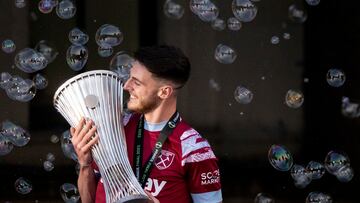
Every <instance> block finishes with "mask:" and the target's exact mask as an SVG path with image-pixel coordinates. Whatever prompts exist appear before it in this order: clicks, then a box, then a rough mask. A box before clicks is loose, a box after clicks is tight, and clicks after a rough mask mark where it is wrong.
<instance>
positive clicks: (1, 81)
mask: <svg viewBox="0 0 360 203" xmlns="http://www.w3.org/2000/svg"><path fill="white" fill-rule="evenodd" d="M11 78H12V76H11V75H10V73H8V72H2V73H1V74H0V87H1V88H2V89H7V88H8V87H9V86H10V85H11Z"/></svg>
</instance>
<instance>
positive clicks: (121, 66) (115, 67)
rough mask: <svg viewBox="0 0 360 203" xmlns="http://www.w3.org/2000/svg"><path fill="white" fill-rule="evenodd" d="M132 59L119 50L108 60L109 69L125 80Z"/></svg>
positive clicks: (128, 73)
mask: <svg viewBox="0 0 360 203" xmlns="http://www.w3.org/2000/svg"><path fill="white" fill-rule="evenodd" d="M133 62H134V59H133V58H132V57H131V56H130V55H129V54H128V53H127V52H124V51H120V52H118V53H116V54H115V56H114V57H113V58H112V59H111V61H110V70H111V71H114V72H116V73H117V74H118V76H119V77H120V78H121V79H122V80H123V81H124V82H125V81H126V80H127V79H129V76H130V68H131V67H132V64H133Z"/></svg>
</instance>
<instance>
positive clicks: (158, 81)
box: [71, 46, 222, 203]
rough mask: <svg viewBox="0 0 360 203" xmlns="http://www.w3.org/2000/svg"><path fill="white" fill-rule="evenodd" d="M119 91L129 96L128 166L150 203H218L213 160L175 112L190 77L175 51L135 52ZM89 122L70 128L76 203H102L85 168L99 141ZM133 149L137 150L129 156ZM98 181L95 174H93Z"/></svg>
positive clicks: (147, 49)
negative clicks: (75, 169)
mask: <svg viewBox="0 0 360 203" xmlns="http://www.w3.org/2000/svg"><path fill="white" fill-rule="evenodd" d="M134 58H135V62H134V63H133V67H132V68H131V70H130V78H129V79H128V81H127V82H126V83H125V84H124V89H125V90H127V91H128V92H129V94H130V98H129V101H128V103H127V108H128V109H129V110H130V111H132V112H134V113H132V114H129V115H125V116H124V119H123V120H124V121H123V122H124V126H125V127H124V128H125V135H126V142H127V150H128V156H129V160H130V163H131V165H132V167H133V169H134V173H135V175H136V176H137V178H138V180H139V182H140V183H141V184H142V185H143V187H144V189H145V191H148V194H149V197H150V198H151V199H152V201H154V202H159V201H160V202H162V203H166V202H170V203H177V202H179V203H180V202H181V203H186V202H196V203H197V202H206V203H208V202H210V203H211V202H214V203H215V202H221V201H222V194H221V185H220V173H219V168H218V165H217V159H216V157H215V155H214V153H213V151H212V149H211V147H210V145H209V143H208V142H207V141H206V140H205V139H203V138H202V137H201V136H200V135H199V133H198V132H197V131H196V130H194V129H193V128H192V127H190V126H189V125H188V124H187V123H186V122H185V121H184V120H183V119H182V118H181V117H180V115H179V113H178V112H177V108H176V104H177V95H178V91H179V89H180V88H182V87H183V86H184V85H185V83H186V82H187V80H188V78H189V76H190V63H189V60H188V58H187V57H186V56H185V55H184V54H183V53H182V51H181V50H180V49H178V48H175V47H172V46H156V47H145V48H141V49H140V50H138V51H137V52H135V54H134ZM95 132H96V127H95V126H93V122H92V121H87V122H86V121H85V120H84V119H82V120H81V121H80V123H79V124H78V126H77V127H76V128H71V134H72V136H73V137H72V143H73V145H74V148H75V151H76V153H77V155H78V160H79V163H80V166H81V167H80V173H79V178H78V188H79V192H80V195H81V199H82V202H94V201H96V202H105V192H104V187H103V184H102V181H101V179H100V181H98V178H96V176H97V174H98V172H97V170H96V168H95V170H94V168H93V167H91V163H92V157H91V153H90V149H91V146H92V145H94V144H95V143H96V142H97V140H98V139H99V138H98V136H97V135H96V133H95ZM134 149H139V150H134ZM98 175H99V174H98Z"/></svg>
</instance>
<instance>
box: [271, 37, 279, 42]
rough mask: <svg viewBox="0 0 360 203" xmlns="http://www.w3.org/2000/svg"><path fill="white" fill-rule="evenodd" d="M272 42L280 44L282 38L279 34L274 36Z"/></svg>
mask: <svg viewBox="0 0 360 203" xmlns="http://www.w3.org/2000/svg"><path fill="white" fill-rule="evenodd" d="M270 42H271V44H279V42H280V38H279V37H278V36H272V37H271V39H270Z"/></svg>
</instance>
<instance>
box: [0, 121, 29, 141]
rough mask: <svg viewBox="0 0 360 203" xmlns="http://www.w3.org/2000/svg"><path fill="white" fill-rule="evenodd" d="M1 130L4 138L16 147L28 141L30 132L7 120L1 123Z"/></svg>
mask: <svg viewBox="0 0 360 203" xmlns="http://www.w3.org/2000/svg"><path fill="white" fill-rule="evenodd" d="M1 132H2V134H3V137H4V138H5V139H7V140H9V141H10V142H11V143H12V144H13V145H15V146H17V147H22V146H25V145H26V144H27V143H28V142H29V141H30V134H29V133H28V132H26V131H25V130H24V129H23V128H22V127H20V126H17V125H15V124H14V123H12V122H11V121H9V120H6V121H4V122H3V123H2V130H1Z"/></svg>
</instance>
